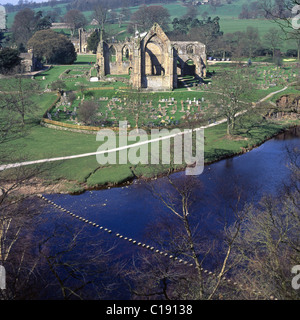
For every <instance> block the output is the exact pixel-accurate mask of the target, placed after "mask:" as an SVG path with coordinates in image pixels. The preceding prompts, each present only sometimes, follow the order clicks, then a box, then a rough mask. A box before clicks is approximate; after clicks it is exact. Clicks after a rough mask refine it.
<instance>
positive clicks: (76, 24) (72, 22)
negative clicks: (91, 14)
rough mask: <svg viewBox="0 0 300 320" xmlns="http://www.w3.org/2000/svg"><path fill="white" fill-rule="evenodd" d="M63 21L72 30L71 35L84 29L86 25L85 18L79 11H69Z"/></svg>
mask: <svg viewBox="0 0 300 320" xmlns="http://www.w3.org/2000/svg"><path fill="white" fill-rule="evenodd" d="M63 21H64V22H65V23H67V24H68V25H69V27H70V29H71V34H72V35H74V33H75V31H76V30H78V29H79V28H83V27H84V26H85V25H86V24H87V21H86V18H85V16H84V15H83V14H82V13H81V12H80V11H79V10H74V9H73V10H69V11H68V12H67V13H66V14H65V15H64V17H63Z"/></svg>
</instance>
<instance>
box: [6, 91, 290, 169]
mask: <svg viewBox="0 0 300 320" xmlns="http://www.w3.org/2000/svg"><path fill="white" fill-rule="evenodd" d="M287 88H288V86H286V87H284V88H283V89H281V90H278V91H275V92H272V93H270V94H268V95H267V96H265V97H264V98H262V99H261V100H259V101H258V102H257V103H256V104H258V103H261V102H263V101H265V100H267V99H269V98H270V97H272V96H274V95H275V94H277V93H280V92H283V91H285V90H286V89H287ZM245 112H247V110H244V111H241V112H239V113H238V114H237V116H238V115H241V114H243V113H245ZM226 121H227V120H226V119H221V120H219V121H216V122H214V123H211V124H209V125H206V126H202V127H199V128H196V129H191V130H187V131H185V132H181V133H177V134H172V135H168V136H164V137H160V138H156V139H151V140H147V141H143V142H137V143H134V144H131V145H127V146H122V147H118V148H114V149H110V150H104V151H97V152H90V153H82V154H77V155H72V156H65V157H56V158H48V159H40V160H32V161H25V162H18V163H11V164H5V165H1V166H0V171H3V170H7V169H11V168H17V167H23V166H28V165H32V164H41V163H47V162H55V161H63V160H70V159H78V158H85V157H90V156H95V155H100V154H107V153H112V152H117V151H121V150H126V149H129V148H134V147H138V146H141V145H144V144H148V143H152V142H157V141H160V140H166V139H170V138H174V137H175V136H177V135H183V134H185V133H189V132H191V131H199V130H202V129H207V128H210V127H214V126H217V125H219V124H221V123H225V122H226Z"/></svg>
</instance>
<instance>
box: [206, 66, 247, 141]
mask: <svg viewBox="0 0 300 320" xmlns="http://www.w3.org/2000/svg"><path fill="white" fill-rule="evenodd" d="M252 87H253V85H252V81H251V73H250V72H248V68H244V69H242V68H241V67H239V66H237V67H236V69H235V70H230V71H228V70H224V71H223V72H222V75H221V76H220V77H219V79H216V81H215V83H214V88H213V90H214V91H217V94H216V95H215V100H212V102H213V103H214V104H215V105H216V107H217V109H218V115H219V116H220V117H225V118H226V119H227V135H229V136H230V135H233V134H234V129H235V125H236V117H237V116H238V115H241V114H243V113H244V112H246V111H247V110H248V109H250V108H251V103H250V102H247V101H246V102H245V101H243V100H245V98H248V97H247V96H248V95H249V94H250V93H251V90H252Z"/></svg>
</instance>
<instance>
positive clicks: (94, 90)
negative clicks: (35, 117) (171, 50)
mask: <svg viewBox="0 0 300 320" xmlns="http://www.w3.org/2000/svg"><path fill="white" fill-rule="evenodd" d="M89 67H90V65H85V66H84V65H83V66H80V65H77V66H74V67H72V68H66V67H65V68H63V69H61V70H60V71H61V74H60V75H59V76H58V77H59V79H61V80H63V81H64V83H65V89H63V91H62V96H61V98H60V100H59V101H58V102H57V103H56V105H55V106H53V108H52V109H51V110H49V112H48V113H47V118H48V119H49V120H53V121H56V122H61V123H66V124H73V125H79V126H80V125H82V126H86V125H92V126H94V127H99V128H103V127H118V122H119V121H127V122H128V125H129V128H135V127H139V128H144V129H151V128H155V127H174V126H184V125H186V124H187V123H188V124H191V123H194V122H195V123H198V124H209V123H210V122H211V121H215V120H216V106H215V105H214V104H213V103H211V101H210V98H211V97H212V96H213V95H215V94H216V89H215V87H214V82H215V81H217V80H219V79H222V72H223V71H224V70H233V69H234V68H235V65H234V64H221V63H219V64H214V65H212V66H209V75H208V76H207V78H205V79H203V81H202V82H201V83H199V82H198V81H195V80H194V78H193V77H192V76H187V77H186V78H185V79H184V80H182V79H180V80H179V81H184V84H185V85H184V86H180V87H179V88H178V89H174V90H172V91H170V92H143V91H135V90H132V89H131V88H130V86H128V83H126V82H122V81H121V80H123V79H122V77H119V78H120V80H118V77H114V76H110V77H108V81H107V82H105V81H101V82H88V77H89V71H88V70H89ZM58 68H60V67H58ZM247 68H248V67H247ZM250 68H251V76H252V81H253V82H254V90H253V92H252V93H251V94H250V95H247V96H246V97H245V102H253V103H255V102H257V101H258V100H260V99H262V98H264V97H265V96H267V95H268V94H270V93H272V92H275V91H278V90H281V89H283V88H285V87H286V86H290V85H291V84H292V83H293V82H295V81H296V80H297V76H298V74H297V71H295V70H296V69H295V65H294V64H292V63H286V64H284V65H283V66H282V67H277V66H275V65H274V64H255V65H252V66H251V67H250ZM55 69H56V66H54V67H53V68H52V70H50V71H51V73H50V72H49V71H48V72H46V73H48V74H49V77H50V79H52V78H51V76H52V74H55V72H54V71H55ZM84 70H85V71H84ZM66 71H68V73H67V74H66ZM80 72H81V73H83V74H84V72H85V74H86V76H85V77H84V76H83V77H82V76H80ZM43 77H44V76H43V74H41V75H39V77H37V78H36V79H37V81H39V82H40V83H43V80H40V79H41V78H43ZM46 78H47V76H46ZM111 78H113V79H114V80H113V81H112V80H111ZM125 80H126V79H125ZM44 81H46V82H45V83H46V86H47V87H49V86H50V87H51V81H49V80H48V81H47V80H44ZM53 81H55V80H54V79H53V80H52V82H53ZM45 83H43V84H45ZM289 90H293V87H292V86H290V88H289ZM74 95H75V98H74ZM85 101H93V102H94V103H95V104H96V105H97V106H98V110H97V112H95V114H94V116H93V119H92V121H91V122H90V123H84V122H82V121H80V119H79V118H78V111H79V110H80V107H81V105H82V103H83V102H85Z"/></svg>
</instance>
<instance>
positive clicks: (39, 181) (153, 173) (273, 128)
mask: <svg viewBox="0 0 300 320" xmlns="http://www.w3.org/2000/svg"><path fill="white" fill-rule="evenodd" d="M299 125H300V121H299V120H294V121H281V122H276V123H274V122H271V123H268V122H266V123H265V124H264V125H261V126H260V127H259V128H256V131H253V130H252V132H251V135H252V136H251V137H250V136H249V137H246V136H243V135H236V136H233V137H228V136H226V134H225V132H226V125H225V124H220V125H218V126H216V127H214V128H210V130H206V131H205V165H206V166H207V165H210V164H212V163H215V162H218V161H221V160H224V159H228V158H232V157H235V156H238V155H242V154H245V153H247V152H249V151H251V150H253V149H254V148H257V147H259V146H260V145H262V144H263V143H265V142H266V141H268V140H270V139H272V138H274V137H275V136H277V135H279V134H281V133H283V132H285V131H287V130H289V129H291V128H294V127H297V126H299ZM221 146H222V148H220V147H221ZM66 163H67V161H66V162H65V164H66ZM185 169H186V166H185V165H178V166H167V165H165V166H162V165H152V166H150V165H135V166H130V167H128V166H124V165H113V166H110V167H98V168H97V169H96V170H94V172H93V173H91V174H90V175H89V177H88V178H87V179H85V181H78V180H70V179H65V178H61V179H54V180H53V179H51V178H50V179H49V177H47V174H46V175H37V176H36V177H34V178H31V179H29V180H27V181H24V182H23V183H22V184H21V185H20V186H19V187H18V188H16V189H15V190H14V191H13V193H12V194H15V195H25V196H30V195H35V194H40V193H44V194H55V193H56V194H80V193H83V192H85V191H88V190H99V189H109V188H113V187H121V186H124V185H129V184H131V183H132V182H133V181H134V180H136V179H142V180H154V179H158V178H160V177H163V176H165V175H167V174H170V173H175V172H180V171H183V170H185ZM114 180H115V181H114ZM13 183H14V181H7V182H6V183H5V184H2V185H3V186H4V189H6V190H7V189H8V188H10V187H11V186H12V185H13Z"/></svg>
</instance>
